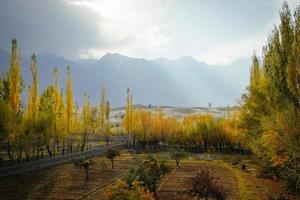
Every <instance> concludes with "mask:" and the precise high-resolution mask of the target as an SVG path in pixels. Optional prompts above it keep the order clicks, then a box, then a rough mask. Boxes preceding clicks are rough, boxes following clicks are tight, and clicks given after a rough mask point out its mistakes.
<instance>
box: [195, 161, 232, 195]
mask: <svg viewBox="0 0 300 200" xmlns="http://www.w3.org/2000/svg"><path fill="white" fill-rule="evenodd" d="M191 188H192V191H191V192H192V193H193V194H194V195H196V196H198V197H200V198H205V199H207V198H209V197H210V198H214V199H218V200H222V199H225V196H226V190H225V189H224V188H223V187H222V186H221V185H220V183H218V179H217V178H215V177H214V176H213V174H212V171H211V170H210V169H209V168H208V167H207V166H204V167H202V169H201V170H200V172H198V173H197V175H196V176H195V177H194V178H192V181H191Z"/></svg>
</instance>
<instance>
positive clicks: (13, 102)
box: [8, 39, 22, 115]
mask: <svg viewBox="0 0 300 200" xmlns="http://www.w3.org/2000/svg"><path fill="white" fill-rule="evenodd" d="M21 86H22V78H21V66H20V55H19V49H18V46H17V40H15V39H13V40H12V52H11V57H10V68H9V72H8V88H9V103H10V106H11V107H12V110H13V113H14V115H17V114H18V113H19V110H20V101H21Z"/></svg>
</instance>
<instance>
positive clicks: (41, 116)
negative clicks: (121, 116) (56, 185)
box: [0, 39, 111, 163]
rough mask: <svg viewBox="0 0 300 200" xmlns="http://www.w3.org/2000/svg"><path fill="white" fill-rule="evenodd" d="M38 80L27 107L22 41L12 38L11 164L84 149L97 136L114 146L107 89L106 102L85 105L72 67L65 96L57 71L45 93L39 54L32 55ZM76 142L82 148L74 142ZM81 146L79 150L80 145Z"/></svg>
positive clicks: (3, 124)
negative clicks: (76, 90) (80, 103)
mask: <svg viewBox="0 0 300 200" xmlns="http://www.w3.org/2000/svg"><path fill="white" fill-rule="evenodd" d="M30 70H31V73H32V82H31V85H30V86H29V87H28V97H27V102H26V104H25V105H24V103H21V102H22V101H21V93H22V92H23V91H24V89H26V88H25V85H24V81H23V79H22V74H21V63H20V52H19V48H18V45H17V40H16V39H13V40H12V48H11V55H10V60H9V70H8V72H7V73H6V74H5V75H2V76H1V77H0V133H1V135H0V143H1V144H6V147H7V155H8V157H9V159H10V160H13V159H15V158H17V160H18V163H19V162H20V159H21V158H22V157H23V156H25V157H26V160H27V161H28V160H29V158H31V157H35V158H36V159H39V157H43V156H44V152H47V154H48V156H49V157H50V158H51V157H52V156H55V155H56V154H58V153H59V152H61V154H65V151H68V152H69V153H72V152H73V151H74V148H75V150H76V151H79V150H80V151H83V150H84V149H85V147H86V146H87V141H88V139H89V137H90V136H91V134H93V135H95V136H97V137H96V138H98V139H99V142H100V140H101V137H102V138H105V141H106V142H107V143H108V142H109V139H110V134H111V129H110V121H109V117H110V104H109V102H108V101H107V92H106V88H105V86H104V85H103V86H102V88H101V92H100V93H101V95H100V100H99V101H100V103H99V105H98V106H91V104H90V101H89V96H88V95H87V94H85V95H84V100H83V106H82V108H79V106H78V105H77V104H76V103H75V101H74V96H73V81H72V74H71V67H70V66H68V67H67V75H66V79H65V81H66V82H65V88H66V89H65V92H63V90H62V89H60V85H59V81H58V80H59V71H58V69H57V68H54V69H53V70H52V79H53V81H52V84H51V85H49V86H48V87H47V88H45V89H44V90H43V91H42V93H41V95H40V93H39V73H38V61H37V58H36V56H35V55H34V54H33V55H32V56H31V65H30ZM74 142H76V144H75V143H74ZM74 145H75V146H74Z"/></svg>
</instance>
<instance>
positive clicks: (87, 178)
mask: <svg viewBox="0 0 300 200" xmlns="http://www.w3.org/2000/svg"><path fill="white" fill-rule="evenodd" d="M84 168H85V180H86V181H88V180H89V172H88V168H89V167H88V165H86V166H84Z"/></svg>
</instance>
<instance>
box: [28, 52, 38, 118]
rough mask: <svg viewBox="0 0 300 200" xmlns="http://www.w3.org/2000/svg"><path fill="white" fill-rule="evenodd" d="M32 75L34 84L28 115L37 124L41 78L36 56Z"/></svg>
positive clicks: (32, 85) (32, 66)
mask: <svg viewBox="0 0 300 200" xmlns="http://www.w3.org/2000/svg"><path fill="white" fill-rule="evenodd" d="M30 70H31V74H32V83H31V86H30V88H29V94H28V102H27V114H28V119H29V120H32V121H33V123H35V122H36V120H37V117H38V111H39V77H38V67H37V60H36V56H35V55H34V54H33V55H32V56H31V67H30Z"/></svg>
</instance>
